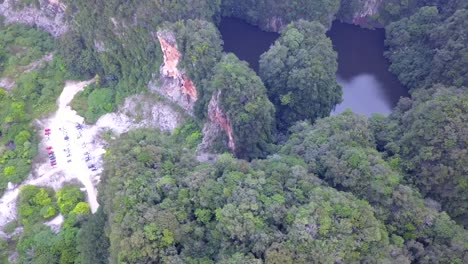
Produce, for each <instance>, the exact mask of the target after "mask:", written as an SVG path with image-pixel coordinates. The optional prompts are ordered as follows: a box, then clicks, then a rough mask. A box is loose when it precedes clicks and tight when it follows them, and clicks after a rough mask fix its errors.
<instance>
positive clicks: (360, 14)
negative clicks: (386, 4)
mask: <svg viewBox="0 0 468 264" xmlns="http://www.w3.org/2000/svg"><path fill="white" fill-rule="evenodd" d="M361 2H362V4H361V5H359V6H360V7H361V8H360V9H358V10H356V12H355V13H354V18H353V23H354V24H356V25H362V24H365V23H367V18H368V17H371V16H375V15H376V14H377V13H378V11H379V8H380V5H381V4H382V0H364V1H361Z"/></svg>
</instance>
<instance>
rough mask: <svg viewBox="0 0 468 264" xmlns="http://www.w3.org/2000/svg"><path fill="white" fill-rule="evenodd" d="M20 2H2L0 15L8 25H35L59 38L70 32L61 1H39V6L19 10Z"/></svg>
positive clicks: (0, 2) (5, 0) (6, 0)
mask: <svg viewBox="0 0 468 264" xmlns="http://www.w3.org/2000/svg"><path fill="white" fill-rule="evenodd" d="M20 4H21V1H20V0H4V1H3V2H2V1H0V15H2V16H4V17H5V22H6V23H9V24H10V23H22V24H27V25H31V26H33V25H35V26H37V27H38V28H41V29H43V30H45V31H47V32H49V33H50V34H51V35H52V36H54V37H59V36H61V35H62V34H63V33H65V32H67V31H68V25H67V23H66V20H65V10H66V6H65V4H63V3H62V2H60V0H39V6H34V5H29V6H26V7H23V8H19V7H20Z"/></svg>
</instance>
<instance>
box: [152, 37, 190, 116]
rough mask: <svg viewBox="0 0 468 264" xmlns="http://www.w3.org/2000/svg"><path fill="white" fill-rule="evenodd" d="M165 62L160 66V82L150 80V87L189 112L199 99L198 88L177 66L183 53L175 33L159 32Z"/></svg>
mask: <svg viewBox="0 0 468 264" xmlns="http://www.w3.org/2000/svg"><path fill="white" fill-rule="evenodd" d="M156 35H157V38H158V40H159V44H160V45H161V50H162V52H163V57H164V62H163V64H162V65H161V67H160V82H159V83H156V82H155V81H152V82H150V84H149V86H150V89H153V90H155V91H157V92H158V93H159V94H161V95H162V96H164V97H166V98H168V99H170V100H171V101H173V102H175V103H177V104H178V105H180V106H181V107H182V108H184V109H185V110H186V111H187V112H188V113H189V114H192V113H193V107H194V105H195V102H196V101H197V99H198V93H197V88H196V87H195V84H194V83H193V82H192V80H190V78H189V77H188V76H187V74H186V73H185V72H183V71H182V70H181V69H179V68H177V66H178V64H179V61H180V59H181V57H182V54H181V53H180V51H179V50H178V49H177V44H176V40H175V36H174V33H172V32H167V31H162V32H158V33H157V34H156Z"/></svg>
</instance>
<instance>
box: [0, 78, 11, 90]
mask: <svg viewBox="0 0 468 264" xmlns="http://www.w3.org/2000/svg"><path fill="white" fill-rule="evenodd" d="M14 86H15V81H14V80H13V79H10V78H8V77H5V78H0V89H4V90H7V91H10V90H11V89H13V87H14Z"/></svg>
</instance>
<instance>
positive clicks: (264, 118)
mask: <svg viewBox="0 0 468 264" xmlns="http://www.w3.org/2000/svg"><path fill="white" fill-rule="evenodd" d="M209 87H210V89H211V91H212V92H211V94H212V95H213V98H214V97H216V96H217V95H218V94H219V95H220V98H221V100H220V103H219V107H220V108H221V109H222V111H223V113H224V114H225V115H226V116H227V118H228V120H229V121H230V124H231V126H232V131H233V137H234V144H235V151H234V152H235V154H236V156H237V157H240V158H246V159H252V158H257V157H264V156H265V155H266V154H267V153H268V151H269V144H270V142H271V141H272V133H273V124H274V107H273V105H272V104H271V102H270V101H269V100H268V97H267V95H266V89H265V86H263V83H262V81H261V80H260V78H259V77H258V76H257V75H256V74H255V72H254V71H253V70H252V69H250V68H249V67H248V65H247V63H246V62H241V61H240V60H239V59H238V58H237V57H236V56H235V55H234V54H227V55H225V56H224V57H223V59H222V60H221V62H220V63H218V65H217V66H216V70H215V74H214V75H213V77H212V79H211V81H210V83H209Z"/></svg>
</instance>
